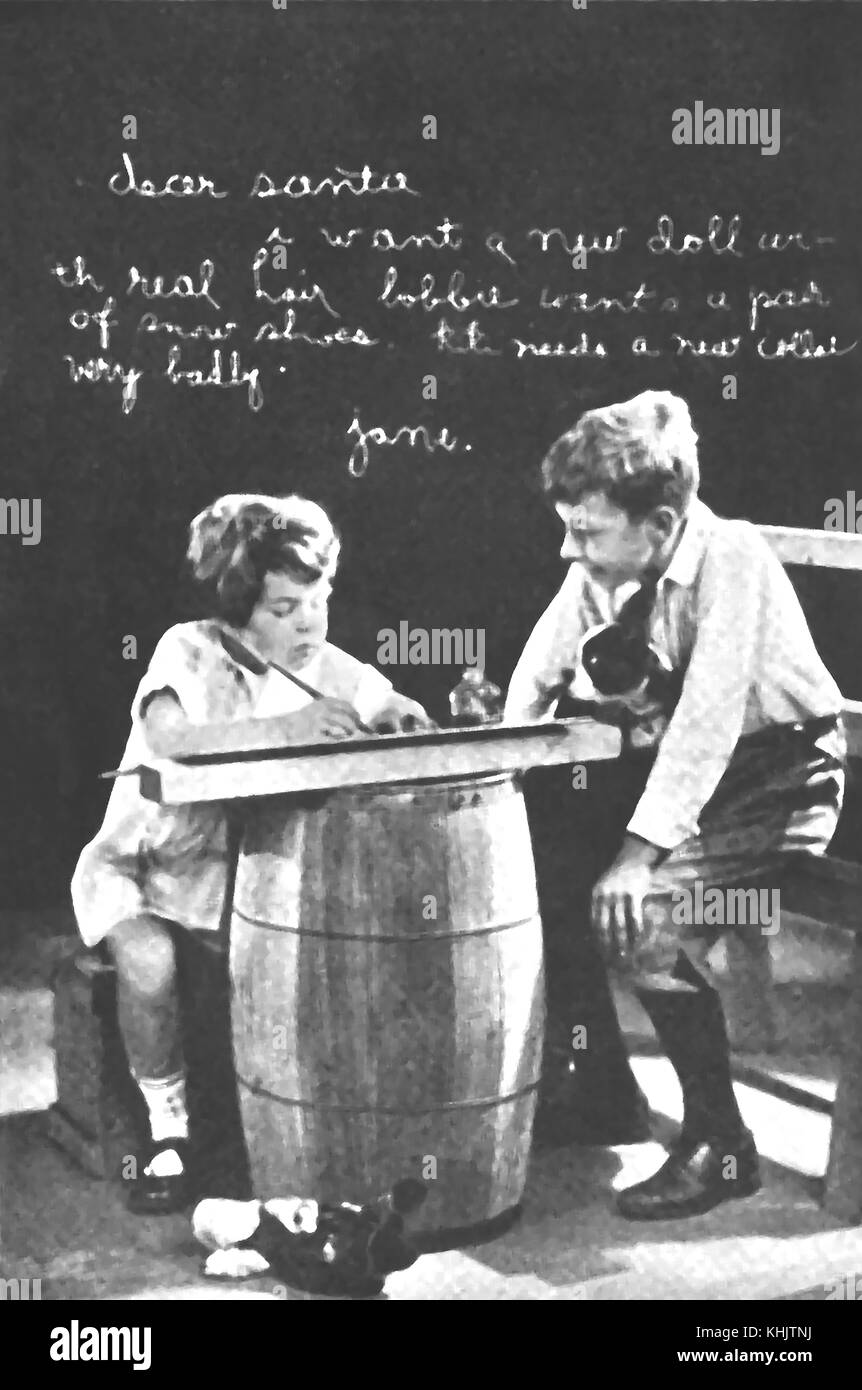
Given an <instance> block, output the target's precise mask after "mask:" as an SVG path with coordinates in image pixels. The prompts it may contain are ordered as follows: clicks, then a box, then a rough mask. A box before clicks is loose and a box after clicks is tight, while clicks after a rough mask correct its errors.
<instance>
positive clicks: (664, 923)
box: [634, 715, 847, 973]
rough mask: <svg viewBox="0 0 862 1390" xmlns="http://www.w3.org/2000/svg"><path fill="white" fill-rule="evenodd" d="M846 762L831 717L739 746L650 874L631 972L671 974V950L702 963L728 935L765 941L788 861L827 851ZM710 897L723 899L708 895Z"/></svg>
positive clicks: (768, 732)
mask: <svg viewBox="0 0 862 1390" xmlns="http://www.w3.org/2000/svg"><path fill="white" fill-rule="evenodd" d="M846 756H847V748H846V740H845V735H844V729H843V726H842V724H841V720H840V717H839V716H837V715H836V716H834V717H828V718H824V719H819V720H811V721H808V722H807V723H805V724H797V725H774V726H772V727H771V728H767V729H764V730H762V731H760V732H759V733H757V734H754V735H752V736H751V737H750V738H744V739H740V741H739V743H738V744H737V747H736V750H735V751H734V754H733V756H732V758H731V761H730V763H729V764H728V767H727V771H726V772H725V774H724V776H723V777H722V779H721V781H720V782H719V784H718V787H717V788H716V790H715V793H714V794H713V796H712V798H711V800H710V801H709V802H708V803H707V805H706V806H705V807H704V809H703V811H702V813H701V817H700V828H699V833H698V834H697V836H695V837H692V838H691V839H689V840H686V841H684V842H683V843H682V844H681V845H678V846H677V847H676V848H675V849H673V850H671V851H670V853H669V854H668V855H667V856H666V857H665V858H664V859H663V860H662V861H661V862H660V863H659V864H658V865H657V866H656V868H655V869H654V871H653V874H652V878H651V883H650V888H649V892H648V895H647V898H646V899H645V902H644V921H645V931H644V933H643V935H642V937H641V938H640V939H639V941H638V943H637V945H636V948H635V953H634V968H635V972H636V973H641V972H651V971H659V972H660V971H666V970H668V969H670V968H672V966H673V965H674V963H675V961H676V958H677V954H678V952H679V949H680V947H683V948H686V954H690V955H691V956H692V958H693V959H695V960H696V962H697V961H699V960H702V959H703V957H704V955H705V953H706V951H708V950H709V949H710V948H711V947H712V946H713V945H714V944H715V942H716V941H717V940H718V938H719V937H720V936H721V935H722V933H723V932H725V931H726V930H728V929H729V928H732V929H735V930H736V931H738V932H740V933H741V934H742V935H746V934H751V933H755V934H757V935H758V936H763V935H765V936H769V935H772V934H774V931H775V930H776V929H777V926H776V923H775V922H774V920H773V917H774V912H775V911H777V910H778V904H779V902H780V899H779V898H777V897H774V896H773V893H772V891H771V890H778V891H779V893H780V882H781V876H782V873H783V871H784V869H785V868H786V866H787V862H788V856H790V855H792V854H794V853H798V852H800V851H808V852H809V853H815V854H823V853H824V852H825V851H826V849H827V848H828V846H829V842H830V841H831V839H832V837H833V835H834V834H835V830H836V827H837V824H838V817H839V814H840V811H841V806H842V803H843V798H844V780H845V773H844V768H845V763H846ZM717 889H722V890H726V891H724V892H721V893H719V892H715V891H713V892H711V891H710V890H717ZM733 890H736V892H734V891H733ZM743 895H744V896H743Z"/></svg>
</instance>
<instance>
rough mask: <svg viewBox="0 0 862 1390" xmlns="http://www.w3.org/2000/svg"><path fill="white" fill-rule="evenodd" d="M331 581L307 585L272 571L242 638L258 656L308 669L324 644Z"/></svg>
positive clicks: (293, 667) (317, 580)
mask: <svg viewBox="0 0 862 1390" xmlns="http://www.w3.org/2000/svg"><path fill="white" fill-rule="evenodd" d="M331 591H332V580H331V579H330V578H329V577H327V576H325V575H324V576H323V577H322V578H320V579H311V580H308V581H307V582H303V581H300V580H298V579H294V578H292V577H291V576H290V575H289V574H278V573H275V572H271V573H269V574H267V575H266V577H265V579H264V581H263V589H262V590H261V595H260V598H259V599H258V602H257V604H256V606H255V609H254V612H253V613H252V615H251V618H250V619H249V623H248V626H247V627H246V628H245V629H244V635H245V636H246V637H247V638H248V640H249V642H250V643H251V645H252V646H253V647H254V648H256V650H257V651H259V652H260V654H261V656H265V657H267V658H268V659H269V660H270V661H276V662H278V663H279V665H281V666H287V667H289V668H290V669H291V670H294V669H295V670H300V669H301V668H302V667H303V666H307V665H308V663H309V662H310V661H312V660H313V659H314V657H315V656H316V655H317V653H318V652H319V651H320V649H321V647H322V646H323V644H324V642H325V641H326V633H327V627H328V622H329V595H330V593H331Z"/></svg>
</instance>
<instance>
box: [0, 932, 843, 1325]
mask: <svg viewBox="0 0 862 1390" xmlns="http://www.w3.org/2000/svg"><path fill="white" fill-rule="evenodd" d="M52 942H53V938H52V936H51V933H50V932H48V931H46V932H44V943H43V946H42V947H41V948H38V947H37V946H34V945H33V939H32V938H31V939H30V942H29V944H28V950H27V953H26V956H27V961H28V963H29V964H28V966H27V968H26V969H24V970H23V971H19V972H18V975H17V977H14V974H15V972H12V974H13V977H14V978H10V975H9V973H8V971H7V972H4V974H5V975H6V979H7V981H8V983H7V984H6V986H5V987H4V988H2V989H0V1036H2V1038H3V1039H4V1043H3V1047H4V1053H5V1055H4V1056H2V1057H0V1064H2V1075H4V1076H5V1078H6V1081H5V1083H4V1084H5V1091H4V1092H3V1093H0V1102H2V1103H0V1113H3V1112H5V1118H4V1119H2V1120H0V1161H2V1167H3V1173H4V1176H5V1184H4V1185H5V1193H6V1199H7V1200H6V1205H5V1210H4V1212H3V1221H2V1231H0V1235H2V1260H0V1275H2V1276H3V1277H6V1278H14V1277H18V1278H27V1277H29V1278H31V1279H32V1278H41V1279H42V1296H43V1298H45V1299H57V1300H65V1299H76V1298H83V1299H90V1300H93V1299H95V1300H102V1299H110V1300H114V1299H120V1300H152V1299H177V1298H188V1299H224V1298H228V1299H238V1298H254V1299H272V1298H280V1297H288V1298H290V1299H294V1300H301V1299H302V1298H303V1295H301V1294H295V1293H287V1291H285V1290H283V1289H280V1288H279V1287H278V1286H277V1285H274V1282H273V1280H272V1279H271V1278H270V1279H262V1280H256V1281H253V1282H249V1283H244V1284H240V1285H222V1284H212V1283H210V1282H209V1281H205V1280H204V1279H203V1278H202V1276H201V1274H200V1252H199V1251H198V1250H197V1248H196V1247H195V1245H194V1242H193V1241H192V1240H191V1237H190V1231H189V1226H188V1222H187V1221H186V1220H185V1219H184V1218H183V1217H162V1218H146V1219H144V1218H140V1217H133V1216H132V1215H130V1214H129V1213H128V1212H127V1211H126V1208H125V1192H124V1191H123V1190H122V1184H120V1183H110V1182H99V1181H96V1180H94V1179H92V1178H90V1177H88V1176H86V1175H85V1174H84V1173H82V1172H81V1171H80V1170H79V1169H77V1168H76V1167H75V1166H74V1164H73V1163H72V1162H71V1161H70V1160H69V1159H68V1157H67V1156H66V1155H65V1154H64V1153H62V1152H61V1151H59V1150H57V1149H56V1148H54V1147H53V1146H52V1145H51V1144H50V1143H48V1142H46V1140H45V1137H44V1132H43V1113H44V1110H45V1109H46V1107H47V1106H48V1105H49V1104H50V1103H51V1101H52V1100H53V1098H54V1092H53V1064H52V1055H51V1050H50V1020H51V997H50V994H49V992H48V990H47V988H46V984H45V972H44V968H36V967H34V966H33V962H34V961H36V960H41V961H42V964H43V967H44V963H45V961H47V960H49V959H50V958H51V955H52V952H53V951H54V950H55V944H52ZM7 965H8V962H7ZM0 968H2V961H0ZM620 1002H621V1011H622V1016H623V1019H624V1022H625V1023H626V1024H627V1025H628V1027H629V1028H631V1029H632V1030H634V1031H640V1025H641V1023H642V1018H638V1017H637V1011H636V1010H633V1008H632V1006H631V1005H630V1004H629V1003H628V1002H627V1001H626V1000H625V999H624V998H622V999H621V1001H620ZM824 1007H827V1005H826V1004H824ZM809 1022H811V1021H810V1020H809ZM812 1028H813V1024H812ZM814 1031H816V1029H815V1030H814ZM634 1065H635V1069H636V1071H637V1072H638V1075H639V1079H640V1080H641V1083H642V1085H643V1086H644V1089H645V1090H646V1092H647V1094H648V1096H649V1099H650V1102H651V1105H652V1106H653V1109H654V1111H655V1112H656V1114H657V1120H656V1134H657V1137H658V1138H662V1137H664V1138H666V1137H668V1135H669V1134H670V1133H671V1132H672V1131H673V1127H674V1126H673V1122H674V1121H675V1120H678V1118H679V1114H680V1108H681V1102H680V1095H679V1088H678V1086H677V1083H676V1080H675V1077H674V1075H673V1073H672V1071H671V1069H670V1067H669V1065H668V1063H667V1062H666V1061H664V1059H662V1058H661V1057H657V1056H640V1057H636V1058H635V1062H634ZM781 1065H782V1066H783V1067H784V1068H785V1070H786V1071H787V1072H788V1074H798V1073H799V1071H800V1067H801V1068H802V1069H803V1070H806V1071H807V1072H808V1073H809V1074H810V1073H812V1071H813V1072H814V1073H816V1072H817V1070H818V1068H817V1067H816V1065H814V1066H812V1060H811V1058H810V1057H809V1058H808V1059H807V1061H806V1062H800V1059H799V1058H793V1057H788V1058H787V1059H785V1060H783V1061H782V1062H781ZM821 1070H822V1073H823V1074H821V1075H820V1076H819V1078H818V1077H817V1076H816V1075H815V1076H814V1081H815V1082H816V1084H818V1085H819V1087H820V1089H821V1090H822V1092H823V1094H824V1095H828V1094H829V1093H830V1089H831V1085H832V1083H831V1080H830V1076H829V1074H828V1073H829V1068H828V1066H826V1067H824V1068H822V1069H821ZM809 1079H810V1075H809ZM737 1092H738V1095H739V1098H740V1103H741V1106H742V1109H743V1113H744V1115H745V1118H746V1121H747V1123H748V1124H749V1125H750V1126H751V1128H752V1129H753V1130H754V1133H755V1136H756V1139H757V1142H758V1147H759V1149H760V1152H761V1154H762V1155H763V1157H764V1177H765V1182H764V1187H763V1190H762V1191H761V1192H760V1193H759V1194H757V1196H755V1197H753V1198H749V1199H748V1200H746V1201H743V1202H735V1203H728V1204H726V1205H725V1206H723V1207H721V1208H719V1209H718V1210H717V1211H715V1212H712V1213H710V1214H709V1215H708V1216H705V1217H700V1218H696V1219H693V1220H688V1221H680V1222H662V1223H656V1224H651V1225H642V1224H637V1223H629V1222H626V1221H623V1220H622V1219H620V1218H619V1217H617V1216H616V1214H615V1213H614V1211H613V1207H612V1201H613V1191H614V1189H615V1188H617V1187H620V1186H624V1185H626V1184H627V1183H629V1182H632V1181H637V1180H638V1179H639V1178H640V1177H642V1176H645V1175H647V1174H648V1173H649V1172H650V1171H651V1170H652V1169H654V1168H655V1167H656V1166H657V1165H658V1162H659V1161H660V1159H661V1156H662V1150H661V1148H660V1146H659V1144H658V1143H653V1144H641V1145H636V1146H632V1147H630V1148H624V1149H605V1150H603V1149H592V1148H584V1147H580V1146H575V1145H573V1146H570V1147H568V1148H564V1149H556V1150H552V1151H548V1152H542V1151H539V1152H537V1153H536V1154H535V1155H534V1157H533V1161H532V1165H531V1172H530V1177H529V1183H528V1189H527V1193H526V1199H525V1210H524V1215H523V1218H522V1220H521V1221H520V1223H519V1224H518V1225H517V1226H515V1227H513V1228H512V1229H511V1230H510V1231H509V1232H508V1233H507V1234H505V1235H503V1236H502V1237H500V1238H499V1239H497V1240H495V1241H493V1242H492V1243H489V1244H485V1245H482V1246H474V1247H472V1248H470V1249H464V1250H459V1251H450V1252H447V1253H444V1254H436V1255H424V1256H423V1257H422V1258H421V1259H420V1260H419V1261H418V1262H417V1264H416V1265H415V1266H414V1267H413V1268H412V1269H410V1270H407V1271H404V1272H402V1273H400V1274H396V1275H391V1276H390V1278H389V1279H388V1281H387V1296H388V1297H389V1298H392V1299H396V1300H397V1299H410V1300H420V1301H425V1300H440V1299H442V1300H456V1299H466V1300H504V1301H512V1300H523V1299H542V1300H547V1299H551V1300H555V1299H563V1300H588V1301H590V1300H596V1299H598V1300H631V1299H649V1300H682V1299H690V1298H705V1299H710V1300H733V1299H740V1298H755V1299H775V1298H788V1297H790V1298H814V1297H823V1296H824V1293H825V1288H826V1286H828V1284H829V1282H830V1281H831V1280H835V1279H839V1278H844V1277H845V1276H846V1275H848V1274H856V1273H862V1229H860V1228H859V1227H855V1228H845V1227H841V1226H840V1225H839V1224H838V1223H837V1222H836V1221H834V1220H832V1219H830V1218H828V1217H826V1216H825V1215H824V1213H823V1212H822V1211H821V1210H820V1208H819V1206H818V1204H817V1179H818V1177H819V1176H820V1175H821V1174H822V1173H823V1171H824V1169H825V1164H826V1154H827V1148H828V1135H829V1118H828V1116H826V1115H823V1114H817V1113H814V1112H812V1111H810V1110H806V1109H802V1108H800V1107H798V1106H794V1105H791V1104H789V1103H787V1102H786V1101H784V1100H780V1099H777V1098H775V1097H773V1096H769V1095H764V1094H763V1093H762V1092H760V1091H758V1090H754V1089H752V1088H751V1087H749V1086H745V1085H740V1086H738V1087H737Z"/></svg>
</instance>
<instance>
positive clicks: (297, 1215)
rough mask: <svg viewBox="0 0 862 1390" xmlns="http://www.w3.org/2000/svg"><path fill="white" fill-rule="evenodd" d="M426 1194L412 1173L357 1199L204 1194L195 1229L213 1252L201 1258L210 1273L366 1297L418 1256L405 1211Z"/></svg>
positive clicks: (194, 1216)
mask: <svg viewBox="0 0 862 1390" xmlns="http://www.w3.org/2000/svg"><path fill="white" fill-rule="evenodd" d="M425 1197H426V1191H425V1187H424V1185H423V1184H422V1183H421V1182H418V1181H416V1180H415V1179H413V1178H406V1179H404V1180H403V1181H401V1182H398V1183H396V1184H395V1186H394V1187H393V1189H392V1191H391V1192H390V1193H388V1194H387V1195H386V1196H384V1197H382V1198H381V1199H380V1200H379V1201H377V1202H371V1203H368V1204H367V1205H365V1206H361V1207H357V1206H353V1205H351V1204H350V1203H349V1202H341V1203H340V1204H339V1205H338V1206H330V1205H325V1204H323V1203H320V1204H318V1203H317V1202H314V1201H307V1200H304V1199H302V1198H299V1197H276V1198H273V1199H272V1200H270V1201H268V1202H257V1201H255V1202H236V1201H230V1200H228V1199H226V1198H221V1197H208V1198H206V1199H205V1200H204V1201H202V1202H199V1203H198V1205H197V1206H196V1207H195V1210H194V1212H193V1213H192V1230H193V1233H194V1236H195V1239H196V1240H197V1241H198V1242H199V1244H201V1245H202V1246H204V1248H205V1249H207V1250H210V1251H212V1252H213V1253H212V1254H210V1255H209V1256H208V1258H207V1259H206V1261H205V1262H204V1266H203V1272H204V1274H205V1275H206V1276H207V1277H208V1278H211V1279H249V1278H254V1277H256V1276H260V1275H262V1274H267V1273H273V1274H275V1275H277V1276H278V1278H279V1279H282V1280H284V1282H285V1284H289V1285H290V1286H291V1287H292V1288H294V1289H297V1290H302V1291H304V1292H306V1293H314V1294H326V1295H329V1296H330V1297H340V1298H371V1297H373V1296H374V1295H375V1294H378V1293H381V1292H382V1291H383V1286H384V1283H385V1280H386V1275H387V1274H391V1273H393V1272H394V1271H395V1270H399V1269H409V1268H410V1266H411V1265H412V1264H414V1263H415V1262H416V1260H417V1258H418V1252H417V1251H416V1250H415V1249H414V1248H413V1246H412V1245H411V1244H410V1242H409V1240H408V1239H407V1238H406V1236H405V1217H407V1216H409V1215H410V1214H411V1213H412V1212H415V1211H418V1209H419V1207H420V1206H421V1205H422V1203H423V1202H424V1201H425Z"/></svg>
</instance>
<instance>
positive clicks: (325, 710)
mask: <svg viewBox="0 0 862 1390" xmlns="http://www.w3.org/2000/svg"><path fill="white" fill-rule="evenodd" d="M282 720H283V723H284V726H285V730H289V732H290V736H291V741H295V742H296V743H315V742H317V741H319V740H320V739H326V738H332V739H342V738H355V737H356V735H357V734H361V733H362V732H363V729H364V725H363V724H362V723H361V722H360V719H359V715H358V714H357V713H356V710H355V709H354V708H353V706H352V705H349V704H348V703H347V701H346V700H333V699H331V698H330V697H329V696H328V695H327V696H324V697H323V698H322V699H320V700H314V701H313V702H312V703H311V704H310V705H306V706H305V707H304V709H301V710H297V712H296V714H290V715H284V716H282Z"/></svg>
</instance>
